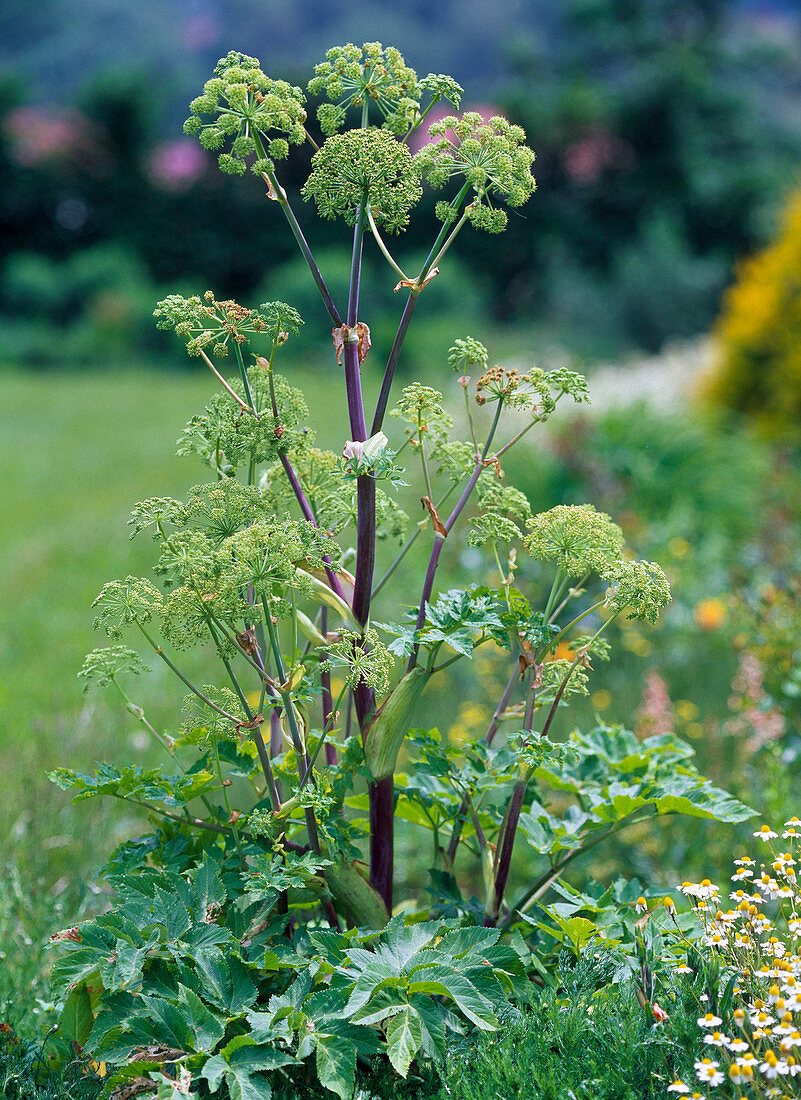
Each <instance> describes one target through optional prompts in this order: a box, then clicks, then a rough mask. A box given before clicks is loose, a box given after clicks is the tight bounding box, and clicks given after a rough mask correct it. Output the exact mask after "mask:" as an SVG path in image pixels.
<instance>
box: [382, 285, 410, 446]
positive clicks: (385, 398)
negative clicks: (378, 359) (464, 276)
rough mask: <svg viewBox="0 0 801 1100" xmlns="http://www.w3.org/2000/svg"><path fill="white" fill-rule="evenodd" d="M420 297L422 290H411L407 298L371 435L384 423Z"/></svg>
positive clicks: (388, 361) (390, 354) (385, 374)
mask: <svg viewBox="0 0 801 1100" xmlns="http://www.w3.org/2000/svg"><path fill="white" fill-rule="evenodd" d="M419 297H420V292H419V291H415V290H412V291H410V292H409V297H408V298H407V299H406V305H405V306H404V309H403V313H402V315H401V319H400V324H399V325H398V331H397V332H396V334H395V340H394V341H393V344H392V348H391V350H390V353H389V358H388V359H387V366H386V369H385V371H384V377H383V379H382V381H381V392H380V393H379V395H378V402H377V404H376V407H375V416H374V417H373V426H372V428H371V429H370V435H375V434H376V433H377V432H380V431H381V425H382V424H383V423H384V416H385V414H386V411H387V404H388V402H389V392H390V390H391V389H392V382H393V380H394V378H395V369H396V368H397V366H398V360H399V359H400V356H401V352H402V351H403V342H404V340H405V339H406V333H407V332H408V331H409V325H410V324H411V323H412V314H413V313H414V307H415V306H416V305H417V299H418V298H419Z"/></svg>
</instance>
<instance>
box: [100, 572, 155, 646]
mask: <svg viewBox="0 0 801 1100" xmlns="http://www.w3.org/2000/svg"><path fill="white" fill-rule="evenodd" d="M163 602H164V601H163V598H162V595H161V593H160V592H159V591H158V589H157V588H154V587H153V585H152V584H151V583H150V581H149V580H147V579H146V578H144V577H126V578H125V580H124V581H109V582H108V584H104V585H103V587H102V588H101V589H100V594H99V596H98V597H97V599H96V600H95V601H94V603H93V604H92V607H96V608H98V613H97V618H96V619H95V624H94V625H95V630H105V632H106V634H108V636H109V638H118V637H119V635H120V634H121V632H122V628H123V627H125V626H129V625H130V624H131V623H146V622H147V621H148V620H149V619H151V618H152V617H153V613H154V612H159V611H160V610H161V607H162V604H163Z"/></svg>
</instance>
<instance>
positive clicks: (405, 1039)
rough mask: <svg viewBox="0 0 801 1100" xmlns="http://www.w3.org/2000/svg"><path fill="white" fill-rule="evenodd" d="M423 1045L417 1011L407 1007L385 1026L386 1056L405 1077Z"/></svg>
mask: <svg viewBox="0 0 801 1100" xmlns="http://www.w3.org/2000/svg"><path fill="white" fill-rule="evenodd" d="M422 1043H423V1025H422V1023H421V1021H420V1017H419V1016H418V1015H417V1011H416V1010H415V1009H414V1008H412V1006H411V1005H407V1006H406V1008H404V1009H403V1011H402V1012H399V1013H398V1014H397V1016H393V1017H392V1018H391V1019H390V1021H389V1023H388V1024H387V1054H388V1055H389V1060H390V1062H392V1065H393V1066H394V1067H395V1069H396V1070H397V1071H398V1073H399V1074H400V1075H401V1077H405V1076H406V1075H407V1073H408V1072H409V1066H410V1065H411V1064H412V1059H413V1058H414V1056H415V1054H417V1052H418V1050H419V1049H420V1047H421V1046H422Z"/></svg>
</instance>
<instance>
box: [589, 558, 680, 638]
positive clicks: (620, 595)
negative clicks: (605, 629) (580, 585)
mask: <svg viewBox="0 0 801 1100" xmlns="http://www.w3.org/2000/svg"><path fill="white" fill-rule="evenodd" d="M603 576H604V579H605V580H607V581H609V585H610V586H609V588H608V590H607V593H606V604H607V607H609V608H610V609H611V610H612V611H614V612H615V613H619V612H621V611H624V610H625V609H626V608H628V610H629V614H628V615H627V616H626V617H627V618H629V619H640V620H642V619H645V620H647V621H648V622H649V623H655V622H656V620H657V619H658V618H659V613H660V611H662V610H664V608H665V607H667V605H668V604H669V603H670V585H669V584H668V579H667V577H666V576H665V574H664V572H663V571H662V569H661V568H660V567H659V566H658V565H657V564H656V562H653V561H618V562H616V563H615V564H614V565H612V566H611V567H610V568H609V569H607V570H605V571H604V573H603Z"/></svg>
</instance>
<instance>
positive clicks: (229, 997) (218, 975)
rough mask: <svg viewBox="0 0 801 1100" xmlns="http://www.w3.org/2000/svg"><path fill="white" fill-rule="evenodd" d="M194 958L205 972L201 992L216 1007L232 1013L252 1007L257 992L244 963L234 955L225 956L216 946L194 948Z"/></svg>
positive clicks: (200, 969) (202, 971) (201, 970)
mask: <svg viewBox="0 0 801 1100" xmlns="http://www.w3.org/2000/svg"><path fill="white" fill-rule="evenodd" d="M193 958H194V959H195V962H196V963H197V966H198V970H199V971H200V974H201V975H202V978H201V980H202V990H201V992H202V993H203V995H204V996H205V997H206V998H207V1000H209V1001H210V1002H211V1003H212V1004H213V1005H214V1007H215V1008H219V1009H221V1010H222V1011H224V1012H227V1013H229V1015H232V1016H233V1015H236V1014H237V1013H241V1012H244V1010H245V1009H246V1008H250V1006H251V1005H252V1004H253V1002H254V1001H255V1000H256V996H257V991H256V986H255V985H254V984H253V981H252V979H251V977H250V974H249V973H248V969H247V967H246V966H245V965H244V963H241V962H240V961H239V959H237V958H236V957H235V956H233V955H231V956H229V957H228V958H225V957H224V956H223V954H222V952H220V951H218V950H216V949H214V948H201V949H200V950H198V951H194V952H193Z"/></svg>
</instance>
